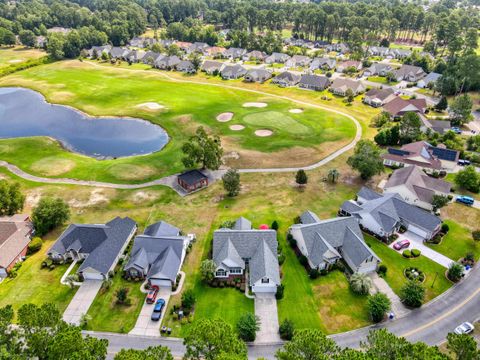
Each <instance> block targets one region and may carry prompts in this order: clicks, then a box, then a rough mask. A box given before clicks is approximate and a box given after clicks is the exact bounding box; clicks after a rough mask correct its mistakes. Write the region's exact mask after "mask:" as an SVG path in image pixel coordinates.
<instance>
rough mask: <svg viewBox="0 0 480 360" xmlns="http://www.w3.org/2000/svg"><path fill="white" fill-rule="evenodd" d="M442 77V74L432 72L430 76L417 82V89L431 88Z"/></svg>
mask: <svg viewBox="0 0 480 360" xmlns="http://www.w3.org/2000/svg"><path fill="white" fill-rule="evenodd" d="M441 76H442V74H438V73H435V72H431V73H430V74H428V75H427V76H425V77H424V78H423V79H420V80H419V81H418V82H417V87H419V88H421V89H423V88H431V87H433V86H434V85H435V84H436V83H437V81H438V79H440V77H441Z"/></svg>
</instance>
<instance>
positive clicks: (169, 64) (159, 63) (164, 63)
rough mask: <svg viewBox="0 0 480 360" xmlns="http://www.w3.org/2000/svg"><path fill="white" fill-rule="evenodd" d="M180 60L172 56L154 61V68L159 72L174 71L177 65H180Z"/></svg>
mask: <svg viewBox="0 0 480 360" xmlns="http://www.w3.org/2000/svg"><path fill="white" fill-rule="evenodd" d="M181 61H182V60H180V58H179V57H178V56H176V55H173V56H165V57H162V58H159V59H158V60H156V61H155V66H156V67H157V68H159V69H161V70H172V69H174V68H175V67H176V66H177V65H178V64H180V62H181Z"/></svg>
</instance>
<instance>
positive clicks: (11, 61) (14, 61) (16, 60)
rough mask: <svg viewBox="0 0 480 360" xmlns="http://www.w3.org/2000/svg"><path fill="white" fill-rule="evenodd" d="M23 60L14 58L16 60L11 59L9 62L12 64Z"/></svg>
mask: <svg viewBox="0 0 480 360" xmlns="http://www.w3.org/2000/svg"><path fill="white" fill-rule="evenodd" d="M22 61H23V60H19V59H14V60H10V61H9V63H10V64H16V63H20V62H22Z"/></svg>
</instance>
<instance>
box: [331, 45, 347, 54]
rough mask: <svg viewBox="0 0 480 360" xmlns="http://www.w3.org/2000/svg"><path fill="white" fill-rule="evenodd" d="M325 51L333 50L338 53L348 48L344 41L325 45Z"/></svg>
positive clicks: (342, 52)
mask: <svg viewBox="0 0 480 360" xmlns="http://www.w3.org/2000/svg"><path fill="white" fill-rule="evenodd" d="M326 49H327V51H335V52H338V53H340V54H346V53H347V52H348V51H349V50H350V49H349V47H348V45H347V44H344V43H337V44H330V45H327V47H326Z"/></svg>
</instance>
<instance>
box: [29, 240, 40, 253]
mask: <svg viewBox="0 0 480 360" xmlns="http://www.w3.org/2000/svg"><path fill="white" fill-rule="evenodd" d="M42 245H43V241H42V239H41V238H39V237H34V238H33V239H32V241H30V243H29V244H28V254H34V253H36V252H37V251H38V250H40V249H41V248H42Z"/></svg>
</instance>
